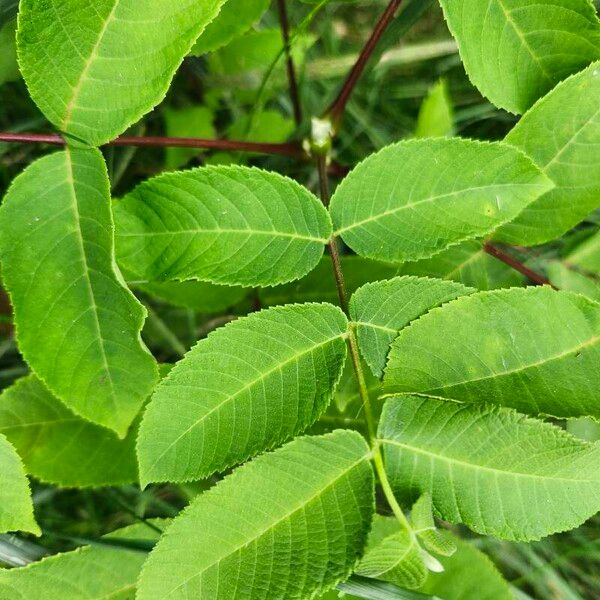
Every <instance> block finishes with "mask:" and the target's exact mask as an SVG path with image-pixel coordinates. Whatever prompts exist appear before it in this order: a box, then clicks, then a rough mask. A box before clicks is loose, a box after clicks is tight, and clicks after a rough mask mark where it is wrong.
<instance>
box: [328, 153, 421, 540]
mask: <svg viewBox="0 0 600 600" xmlns="http://www.w3.org/2000/svg"><path fill="white" fill-rule="evenodd" d="M317 167H318V170H319V186H320V191H321V201H322V202H323V204H324V205H325V206H326V207H327V206H329V201H330V194H329V182H328V180H327V157H326V156H325V155H324V154H319V155H318V156H317ZM329 255H330V257H331V262H332V265H333V273H334V276H335V283H336V287H337V290H338V295H339V297H340V305H341V307H342V310H343V311H344V312H345V313H346V315H347V316H348V317H349V316H350V314H349V311H348V294H347V292H346V282H345V280H344V272H343V270H342V265H341V261H340V254H339V251H338V247H337V242H336V239H335V238H332V239H331V240H330V241H329ZM348 347H349V349H350V358H351V359H352V367H353V369H354V375H355V376H356V381H357V382H358V390H359V394H360V399H361V401H362V403H363V408H364V411H365V420H366V422H367V430H368V432H369V442H370V445H371V449H372V451H373V463H374V465H375V471H376V472H377V477H378V478H379V482H380V483H381V489H382V490H383V493H384V494H385V497H386V499H387V502H388V504H389V505H390V508H391V509H392V512H393V513H394V515H395V517H396V519H397V520H398V522H399V523H400V525H401V526H402V528H403V529H404V530H406V532H407V533H408V534H409V535H410V536H411V537H414V535H415V534H414V532H413V530H412V527H411V526H410V523H409V522H408V519H407V518H406V515H405V514H404V513H403V512H402V508H400V505H399V504H398V501H397V500H396V497H395V496H394V491H393V490H392V486H391V485H390V482H389V480H388V478H387V473H386V472H385V466H384V464H383V456H382V455H381V449H380V447H379V442H378V440H377V427H376V425H375V418H374V417H373V409H372V407H371V398H370V397H369V389H368V387H367V382H366V380H365V373H364V371H363V368H362V364H361V362H360V352H359V348H358V339H357V337H356V328H355V326H354V324H353V323H350V325H349V328H348Z"/></svg>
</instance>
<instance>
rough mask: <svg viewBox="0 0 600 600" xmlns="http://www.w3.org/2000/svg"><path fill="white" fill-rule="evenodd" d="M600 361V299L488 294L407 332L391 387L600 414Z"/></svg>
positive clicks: (393, 362) (543, 291)
mask: <svg viewBox="0 0 600 600" xmlns="http://www.w3.org/2000/svg"><path fill="white" fill-rule="evenodd" d="M599 361H600V305H598V304H597V303H595V302H592V301H590V300H588V299H587V298H584V297H583V296H578V295H575V294H571V293H569V292H555V291H553V290H551V289H550V288H547V287H545V288H527V289H511V290H502V291H495V292H482V293H480V294H476V295H473V296H468V297H463V298H459V299H458V300H456V301H454V302H451V303H449V304H446V305H445V306H443V307H441V308H439V309H435V310H433V311H431V312H429V313H428V314H426V315H424V316H423V317H421V318H420V319H419V320H418V321H415V322H414V323H413V324H412V325H410V326H409V327H407V328H406V329H403V330H402V331H401V332H400V334H399V335H398V337H397V338H396V340H395V341H394V342H393V344H392V348H391V350H390V353H389V360H388V364H387V368H386V372H385V377H384V389H385V390H386V391H387V392H388V393H389V392H392V393H396V392H411V393H414V392H417V393H426V394H430V395H434V396H442V397H444V398H449V399H454V400H460V401H465V402H475V403H483V402H492V403H496V404H501V405H503V406H509V407H512V408H515V409H517V410H519V411H521V412H524V413H529V414H540V413H543V414H549V415H554V416H558V417H577V416H585V415H592V416H599V415H600V403H599V399H600V370H598V369H597V368H596V365H598V364H599Z"/></svg>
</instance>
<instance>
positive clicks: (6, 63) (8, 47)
mask: <svg viewBox="0 0 600 600" xmlns="http://www.w3.org/2000/svg"><path fill="white" fill-rule="evenodd" d="M16 27H17V22H16V21H9V22H8V23H6V24H4V25H1V24H0V85H2V84H3V83H6V82H7V81H16V80H17V79H19V77H20V76H21V75H20V73H19V65H18V64H17V47H16V44H15V30H16Z"/></svg>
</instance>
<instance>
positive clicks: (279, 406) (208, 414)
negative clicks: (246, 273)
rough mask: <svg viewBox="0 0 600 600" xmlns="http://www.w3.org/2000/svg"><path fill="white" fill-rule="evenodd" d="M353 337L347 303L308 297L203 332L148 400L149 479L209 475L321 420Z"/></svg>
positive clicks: (145, 447)
mask: <svg viewBox="0 0 600 600" xmlns="http://www.w3.org/2000/svg"><path fill="white" fill-rule="evenodd" d="M346 335H347V321H346V318H345V316H344V315H343V313H342V312H341V310H340V309H339V308H337V307H335V306H332V305H330V304H301V305H288V306H284V307H275V308H271V309H268V310H265V311H261V312H259V313H254V314H252V315H250V316H248V317H245V318H242V319H239V320H237V321H234V322H233V323H230V324H228V325H226V326H225V327H223V328H221V329H217V330H216V331H214V332H213V333H211V334H210V335H209V336H208V338H206V339H204V340H201V341H200V342H199V343H198V344H197V345H196V346H195V347H194V348H193V349H192V350H191V351H190V352H189V353H188V354H187V355H186V357H185V358H184V359H183V360H182V361H180V362H179V363H178V364H177V366H176V367H175V368H174V369H173V371H172V372H171V373H170V375H169V376H168V377H167V378H166V379H165V380H164V381H163V382H162V383H161V384H160V385H159V386H158V388H157V390H156V392H155V394H154V396H153V397H152V401H151V403H150V404H149V405H148V408H147V410H146V413H145V415H144V419H143V421H142V425H141V427H140V435H139V441H138V456H139V463H140V478H141V480H142V482H144V483H149V482H156V481H186V480H191V479H201V478H203V477H207V476H208V475H210V474H212V473H214V472H215V471H223V470H224V469H226V468H227V467H230V466H232V465H234V464H236V463H239V462H242V461H244V460H245V459H247V458H249V457H250V456H252V455H254V454H256V453H257V452H260V451H262V450H265V449H266V448H270V447H273V446H275V445H277V444H280V443H281V442H283V441H285V440H286V439H288V438H289V437H291V436H293V435H296V434H298V433H299V432H300V431H302V430H303V429H305V428H306V427H308V426H309V425H311V424H312V423H314V422H315V421H316V420H317V418H318V417H319V416H320V415H321V414H322V413H323V412H324V411H325V409H326V408H327V406H328V404H329V402H330V401H331V398H332V396H333V393H334V390H335V387H336V385H337V382H338V381H339V379H340V376H341V373H342V370H343V367H344V361H345V358H346Z"/></svg>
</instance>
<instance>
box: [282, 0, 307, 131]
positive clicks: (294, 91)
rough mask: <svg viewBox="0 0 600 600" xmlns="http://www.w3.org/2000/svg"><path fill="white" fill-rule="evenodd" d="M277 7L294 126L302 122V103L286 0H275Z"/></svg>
mask: <svg viewBox="0 0 600 600" xmlns="http://www.w3.org/2000/svg"><path fill="white" fill-rule="evenodd" d="M277 5H278V8H279V22H280V23H281V36H282V37H283V47H284V49H285V58H286V67H287V76H288V82H289V85H290V97H291V99H292V106H293V109H294V121H295V122H296V126H300V125H301V124H302V105H301V103H300V91H299V89H298V80H297V78H296V67H295V66H294V59H293V57H292V49H291V46H290V21H289V18H288V11H287V4H286V0H277Z"/></svg>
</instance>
